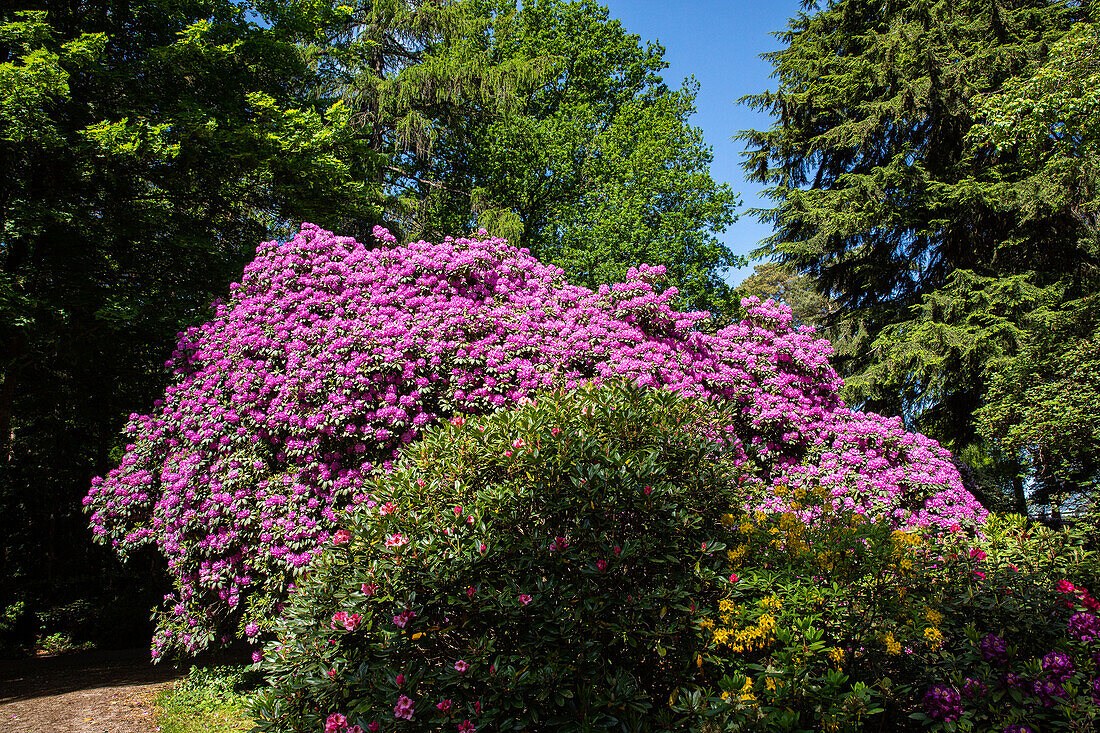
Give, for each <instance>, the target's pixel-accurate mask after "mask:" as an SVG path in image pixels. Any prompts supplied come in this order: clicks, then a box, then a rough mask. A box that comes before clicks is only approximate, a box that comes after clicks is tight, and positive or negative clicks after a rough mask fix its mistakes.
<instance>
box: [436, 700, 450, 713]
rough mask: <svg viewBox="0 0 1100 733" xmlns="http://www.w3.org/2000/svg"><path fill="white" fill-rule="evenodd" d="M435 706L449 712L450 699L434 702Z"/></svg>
mask: <svg viewBox="0 0 1100 733" xmlns="http://www.w3.org/2000/svg"><path fill="white" fill-rule="evenodd" d="M435 706H436V707H437V708H439V709H440V710H441V711H442V712H444V713H446V712H450V710H451V701H450V700H443V701H442V702H437V703H436V704H435Z"/></svg>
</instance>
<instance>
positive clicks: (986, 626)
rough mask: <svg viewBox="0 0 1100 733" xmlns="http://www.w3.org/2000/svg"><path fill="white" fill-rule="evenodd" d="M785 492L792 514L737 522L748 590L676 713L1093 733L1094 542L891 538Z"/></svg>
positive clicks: (988, 534) (1096, 641) (1098, 709)
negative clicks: (1089, 545) (1091, 547)
mask: <svg viewBox="0 0 1100 733" xmlns="http://www.w3.org/2000/svg"><path fill="white" fill-rule="evenodd" d="M775 493H776V495H777V496H778V497H779V498H780V499H781V500H783V501H784V502H786V503H787V504H788V506H789V507H790V510H791V511H789V512H787V513H778V514H763V513H757V514H752V513H748V514H741V515H736V514H731V515H729V516H728V517H726V518H725V523H726V525H727V526H728V527H729V528H730V531H729V533H728V534H727V535H725V536H724V537H723V541H724V542H726V543H728V545H729V548H728V549H727V551H726V559H727V560H728V562H729V568H728V570H729V571H731V572H732V575H731V576H730V580H731V583H732V585H731V586H730V587H729V589H728V591H727V593H726V594H725V595H724V597H722V598H720V599H719V602H718V604H717V605H716V606H714V607H707V608H705V609H704V610H703V611H702V614H701V616H700V618H699V620H698V624H697V625H698V628H699V633H700V634H701V636H702V638H703V639H704V640H705V641H707V642H708V644H707V650H706V651H705V652H704V653H703V655H702V659H703V666H702V668H701V671H702V673H703V674H702V676H701V678H699V679H698V680H693V682H696V686H695V688H694V689H693V690H691V691H690V693H685V694H684V695H683V697H682V698H681V700H680V701H679V702H678V704H677V709H678V710H679V711H680V712H682V713H685V714H688V713H694V714H695V715H704V714H705V715H706V716H708V717H709V719H710V720H711V721H713V723H712V725H713V728H706V727H705V726H704V730H711V729H713V730H728V729H731V728H732V729H744V730H760V731H772V730H774V731H780V730H798V729H813V730H827V731H862V730H894V731H901V730H913V731H916V730H925V729H929V728H931V729H933V730H946V731H952V730H979V731H1014V732H1016V733H1023V731H1032V733H1037V732H1038V731H1047V730H1080V731H1086V730H1088V731H1091V730H1095V726H1096V724H1097V722H1098V721H1100V682H1098V681H1097V680H1098V679H1100V667H1098V664H1100V601H1097V600H1096V599H1095V598H1094V597H1093V596H1092V595H1091V594H1090V593H1089V591H1088V590H1086V589H1085V587H1082V585H1081V584H1080V583H1082V582H1084V581H1085V580H1089V581H1094V580H1095V579H1096V571H1097V569H1098V567H1097V563H1096V557H1095V555H1094V554H1093V553H1092V551H1090V550H1089V549H1087V548H1086V547H1085V546H1084V542H1083V537H1081V536H1080V535H1079V534H1076V533H1074V532H1072V531H1063V532H1054V531H1051V530H1047V529H1045V528H1042V527H1027V526H1026V525H1025V524H1024V523H1022V522H1021V521H1018V520H1012V519H1005V518H995V519H994V520H993V521H992V522H990V523H989V524H987V525H986V526H985V528H984V535H983V536H977V537H976V536H974V535H971V534H969V533H967V532H963V531H958V532H952V531H947V532H941V533H933V532H929V531H928V530H916V531H913V530H901V529H892V528H891V527H890V525H889V523H886V522H883V521H881V520H878V521H876V520H874V519H873V518H872V519H868V518H866V517H865V516H863V515H861V514H859V513H857V512H855V511H853V510H851V509H847V508H845V507H843V506H839V507H838V506H835V505H830V504H829V503H828V502H827V497H828V492H827V490H825V489H823V488H821V487H819V488H818V489H816V490H806V489H802V488H799V489H793V490H792V489H789V488H788V487H785V486H778V487H776V491H775ZM806 514H809V515H812V516H813V517H814V518H813V519H812V520H811V521H809V522H804V521H802V519H801V518H800V516H801V515H806ZM1069 578H1072V580H1070V579H1069ZM688 686H689V687H690V686H691V685H688ZM738 726H739V727H738Z"/></svg>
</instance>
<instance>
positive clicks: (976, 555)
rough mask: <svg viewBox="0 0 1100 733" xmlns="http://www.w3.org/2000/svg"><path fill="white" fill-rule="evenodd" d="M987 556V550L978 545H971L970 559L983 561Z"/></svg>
mask: <svg viewBox="0 0 1100 733" xmlns="http://www.w3.org/2000/svg"><path fill="white" fill-rule="evenodd" d="M987 557H988V555H986V554H985V550H981V549H979V548H977V547H971V548H970V559H971V560H977V561H978V562H981V561H982V560H984V559H986V558H987Z"/></svg>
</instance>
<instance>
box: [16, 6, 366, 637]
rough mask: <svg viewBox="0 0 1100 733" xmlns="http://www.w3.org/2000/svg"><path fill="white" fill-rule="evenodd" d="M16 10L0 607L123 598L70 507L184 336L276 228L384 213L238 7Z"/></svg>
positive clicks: (315, 107)
mask: <svg viewBox="0 0 1100 733" xmlns="http://www.w3.org/2000/svg"><path fill="white" fill-rule="evenodd" d="M24 7H27V8H28V10H27V11H25V12H18V13H17V12H13V11H11V10H6V11H4V12H3V13H2V15H0V79H2V80H3V81H2V82H0V168H2V169H3V171H4V175H3V177H2V179H0V536H2V538H3V539H2V540H0V543H2V547H3V549H2V551H0V587H2V588H3V594H0V595H6V594H7V593H15V592H17V591H18V592H20V593H22V594H25V595H26V600H27V601H28V602H31V601H33V602H34V603H36V604H37V603H44V604H47V605H48V604H50V603H53V602H54V601H53V600H51V597H56V601H57V602H59V603H67V602H68V600H71V599H72V598H73V596H72V595H70V594H71V593H74V592H75V593H76V597H80V596H84V597H88V596H89V594H92V593H98V592H99V589H100V588H102V587H103V586H110V585H113V584H114V583H115V582H116V580H114V579H112V578H114V577H115V576H114V574H115V573H116V572H117V571H115V570H107V569H105V568H110V562H111V561H110V560H109V557H108V555H109V553H107V552H103V551H98V550H93V549H92V548H91V545H90V542H89V541H88V540H89V531H88V529H87V527H86V526H85V520H84V518H83V516H82V514H81V512H80V499H81V497H82V496H83V495H84V494H85V493H86V492H87V485H88V482H89V481H90V480H91V477H92V476H94V475H96V474H98V473H101V472H103V471H104V470H106V469H108V468H109V467H110V463H111V460H112V459H117V458H118V455H116V454H114V453H113V451H115V450H117V449H119V448H121V446H120V445H117V441H118V440H119V438H118V437H117V435H118V432H119V429H120V427H121V425H122V424H123V422H124V421H125V419H126V415H127V414H128V413H129V412H131V411H135V410H137V409H139V408H143V407H147V404H148V400H149V399H150V395H152V394H154V393H156V392H159V391H160V390H161V389H162V388H163V381H164V377H165V375H164V372H163V368H162V365H163V361H164V359H165V358H166V357H167V356H168V355H169V352H170V349H171V343H172V341H173V335H174V334H175V333H176V331H177V330H179V328H180V327H181V326H182V325H185V324H186V325H189V324H191V323H193V322H194V321H195V320H198V319H201V318H202V317H204V316H205V314H206V313H207V310H206V309H207V306H208V304H209V303H210V301H211V300H212V299H213V298H214V297H216V296H218V295H219V294H221V293H223V292H224V290H225V288H226V286H227V284H228V283H229V281H230V279H231V276H232V275H233V273H239V271H240V267H241V265H242V264H243V262H245V261H246V260H247V259H248V258H249V256H250V250H251V248H252V247H253V246H254V244H255V243H256V242H258V241H260V240H261V239H263V238H264V237H266V236H268V235H270V234H271V233H272V232H273V231H277V230H278V229H280V228H281V227H282V226H284V225H285V223H286V222H287V221H288V220H291V219H295V220H301V219H303V218H306V219H321V220H324V219H332V218H335V217H340V218H343V217H350V218H366V219H368V220H370V219H372V218H377V212H378V209H377V206H376V205H375V203H373V202H372V200H371V198H370V196H369V195H367V194H368V192H366V191H365V189H364V187H363V186H362V185H361V184H357V182H356V181H357V178H358V177H359V172H358V166H359V162H358V161H359V159H360V153H359V152H358V147H359V144H358V142H357V141H356V140H355V136H354V134H353V131H352V128H351V127H350V126H349V122H350V115H349V112H348V110H347V109H346V107H342V106H341V105H335V106H331V105H328V104H326V103H318V102H316V101H312V100H310V99H308V98H306V97H305V96H304V95H302V94H301V93H299V92H296V91H295V89H298V90H300V89H301V88H302V87H303V86H304V81H305V80H308V79H309V78H310V77H311V76H312V74H313V72H312V70H311V69H310V68H309V67H308V66H307V65H306V64H305V63H304V62H303V61H302V59H301V58H300V57H299V56H298V54H297V52H296V51H295V49H294V46H293V45H291V44H288V43H286V42H285V41H284V40H282V38H281V36H280V34H279V33H278V32H276V31H275V30H272V29H265V28H262V27H260V26H257V25H255V24H254V23H251V22H249V20H248V19H247V16H246V13H245V8H244V7H243V6H241V5H239V4H235V3H232V2H229V1H228V0H194V1H192V0H187V1H185V2H170V3H168V2H160V1H159V0H150V1H149V2H143V3H137V4H135V3H112V2H108V3H92V4H86V3H67V2H57V3H49V4H48V10H35V9H34V7H35V5H34V4H33V3H32V4H29V5H27V6H24ZM148 571H149V567H148V566H147V565H146V563H144V562H141V561H138V562H137V563H136V564H135V567H134V568H133V572H134V573H137V574H140V575H144V574H146V573H148ZM121 582H122V585H123V586H126V587H128V588H130V589H131V590H132V588H133V578H132V577H129V578H126V577H123V578H121ZM107 592H108V593H112V592H114V591H113V590H108V591H107ZM8 600H9V599H6V598H4V597H0V605H4V604H6V603H7V602H8ZM28 610H29V607H28ZM144 616H145V613H144V612H143V613H142V614H141V617H144Z"/></svg>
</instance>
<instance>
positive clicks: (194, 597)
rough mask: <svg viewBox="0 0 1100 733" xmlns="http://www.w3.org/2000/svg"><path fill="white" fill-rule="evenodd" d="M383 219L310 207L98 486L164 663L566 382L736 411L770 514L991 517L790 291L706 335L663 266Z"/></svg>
mask: <svg viewBox="0 0 1100 733" xmlns="http://www.w3.org/2000/svg"><path fill="white" fill-rule="evenodd" d="M376 235H377V237H378V238H379V243H380V245H381V246H380V247H379V248H377V249H370V248H368V247H366V246H364V245H362V244H360V243H358V242H355V241H353V240H351V239H349V238H346V237H337V236H333V235H332V234H331V233H329V232H325V231H322V230H320V229H319V228H317V227H315V226H313V225H308V224H306V225H303V228H302V231H301V232H300V233H299V234H298V235H297V236H296V237H295V238H294V239H293V240H292V241H290V242H286V243H283V244H280V243H277V242H267V243H265V244H263V245H261V246H260V248H259V249H258V250H257V256H256V259H255V260H254V261H253V262H252V263H251V264H250V265H248V267H247V268H246V269H245V272H244V277H243V279H242V281H241V283H240V284H235V285H233V286H232V287H231V295H230V298H229V300H228V302H225V303H218V304H216V312H215V315H214V317H213V318H212V320H210V321H209V322H207V323H205V324H204V325H202V326H200V327H196V328H192V329H189V330H188V331H186V332H185V333H181V334H180V338H179V343H178V347H177V349H176V351H175V354H174V356H173V358H172V360H171V361H170V362H169V365H170V366H171V367H172V368H173V370H174V372H175V381H174V383H173V384H172V385H171V386H170V387H169V388H168V390H167V392H166V394H165V396H164V399H162V400H158V401H157V402H156V403H155V404H154V410H153V411H152V412H151V413H150V414H148V415H132V416H131V420H130V422H129V424H128V426H127V434H128V438H129V443H128V445H127V446H126V453H125V456H124V457H123V459H122V462H121V464H120V465H119V467H118V468H116V469H114V470H112V471H111V472H110V473H109V474H108V475H107V476H106V477H105V478H97V479H96V480H95V481H93V485H92V488H91V490H90V492H89V494H88V496H87V497H86V498H85V503H86V505H87V506H88V509H89V511H90V512H91V524H92V529H93V533H94V535H95V537H96V538H97V539H98V540H99V541H101V542H104V543H109V544H110V545H111V546H112V547H114V548H115V549H116V550H117V551H118V552H119V553H120V554H121V555H122V556H123V557H125V556H126V555H127V554H129V553H131V552H132V551H134V550H135V549H136V548H138V547H141V546H143V545H148V544H155V545H156V546H157V547H158V548H159V550H160V551H161V552H163V553H164V555H165V556H166V557H167V559H168V567H169V571H170V573H171V575H172V577H173V580H174V584H175V592H174V593H173V594H172V595H170V596H168V597H166V599H165V604H164V606H163V609H162V612H161V615H160V619H159V625H158V632H157V635H156V637H155V639H154V645H153V654H154V657H157V658H159V657H160V656H161V655H162V654H164V653H165V652H166V651H169V650H173V649H175V650H181V651H184V652H195V651H198V650H200V649H202V648H204V647H206V646H208V645H209V644H211V643H212V642H213V641H215V640H216V639H218V638H226V635H228V634H229V633H231V632H232V631H233V629H234V628H235V629H236V630H237V631H238V632H239V633H242V634H244V635H245V636H246V637H249V638H254V637H255V636H256V635H257V634H261V633H263V630H264V628H265V627H266V626H268V625H270V623H271V620H272V619H273V618H275V617H276V616H277V615H278V612H279V608H280V604H281V603H282V602H283V601H284V600H285V598H286V596H287V592H288V590H289V589H290V588H291V586H292V585H293V584H294V582H295V579H296V578H298V577H299V576H301V574H302V573H303V572H304V571H305V569H306V568H307V567H308V566H309V564H310V563H311V562H312V560H313V559H314V558H315V557H316V556H317V554H318V553H319V551H320V550H319V548H321V547H323V546H325V545H326V544H328V543H329V542H330V541H331V540H332V539H333V533H334V532H335V531H336V528H337V513H338V512H339V511H340V510H341V509H342V508H344V507H347V506H353V505H366V504H369V503H370V502H371V501H373V499H372V498H371V497H370V492H369V490H367V488H366V487H367V485H368V484H369V482H370V481H371V480H373V478H375V477H376V476H377V475H379V474H380V473H383V472H385V471H386V470H388V468H389V467H391V465H392V462H393V460H394V458H395V456H396V455H397V451H398V450H399V449H400V448H401V447H402V446H404V445H408V444H410V443H411V442H412V441H413V440H414V439H415V438H416V437H417V436H418V435H419V434H420V433H421V432H422V431H423V430H425V429H426V428H427V427H429V426H431V425H433V424H436V423H437V422H438V421H440V420H445V419H449V418H451V417H454V416H463V415H479V414H484V413H487V412H490V411H493V410H496V409H499V408H502V407H507V406H509V405H513V404H515V403H516V401H517V400H519V399H521V398H523V397H525V396H528V395H530V394H532V393H533V392H534V391H536V390H538V389H544V388H547V387H550V386H553V385H559V386H564V387H567V388H571V387H575V386H577V385H579V384H583V383H586V382H590V381H596V382H598V381H600V380H603V379H606V378H608V377H621V378H626V379H629V380H631V381H633V382H635V383H637V384H639V385H647V386H651V387H660V388H666V389H669V390H672V391H678V392H681V393H683V394H684V395H685V396H694V397H714V398H720V399H722V400H724V401H725V402H726V403H728V404H730V405H732V406H735V407H736V408H737V409H736V411H734V412H732V413H731V419H730V423H729V425H727V426H725V427H724V429H723V432H722V436H723V438H724V439H725V440H728V441H729V443H730V445H729V446H728V448H729V450H730V451H731V452H732V455H734V456H735V460H736V461H739V462H740V463H741V464H743V465H745V466H748V467H751V468H752V471H751V474H750V475H749V477H748V478H747V481H748V482H749V484H750V485H751V486H754V487H756V489H757V496H756V498H755V499H754V501H755V503H756V504H758V505H760V506H761V507H762V508H764V509H767V510H768V511H782V510H784V509H785V507H784V506H783V505H782V503H781V501H780V500H779V499H777V498H776V497H770V496H768V494H767V489H768V487H769V486H770V485H771V484H772V483H773V482H785V483H787V484H789V485H791V486H802V485H806V486H809V485H820V486H824V487H826V489H827V490H828V491H829V495H830V501H832V502H835V503H837V504H840V505H843V506H845V507H846V508H849V509H852V510H854V511H858V512H863V513H868V514H870V515H874V516H878V515H886V516H888V517H889V519H890V521H891V522H892V523H894V524H897V525H899V526H910V525H912V526H927V525H932V526H945V527H946V526H951V525H954V524H958V525H960V526H963V527H970V526H973V525H974V524H976V523H979V522H981V521H983V519H984V515H985V513H984V511H983V510H982V509H981V508H980V507H979V506H978V505H977V504H976V502H975V501H974V499H973V497H971V496H970V495H969V494H968V493H967V492H965V491H964V490H963V488H962V486H961V483H960V480H959V476H958V474H957V473H956V471H955V469H954V468H953V466H952V464H951V462H950V460H949V456H948V455H947V453H946V451H944V450H943V449H942V448H941V447H939V446H938V445H937V444H936V443H935V442H933V441H930V440H928V439H927V438H924V437H923V436H920V435H915V434H912V433H907V432H905V431H904V430H903V429H902V427H901V422H900V420H896V419H886V418H882V417H878V416H875V415H866V414H861V413H853V412H851V411H850V410H848V409H847V408H845V407H844V406H843V404H842V403H841V402H840V400H839V398H838V397H837V389H838V387H839V385H840V380H839V379H838V378H837V375H836V373H835V372H834V371H833V370H832V369H831V368H830V367H829V364H828V356H829V354H830V348H829V345H828V344H827V343H826V342H825V341H823V340H820V339H816V338H815V337H814V335H813V332H812V329H808V328H794V327H792V325H791V314H790V312H789V310H787V309H786V308H784V307H781V306H777V305H775V304H773V303H772V302H771V301H768V302H765V303H760V302H759V301H758V300H755V299H750V300H748V301H746V302H745V304H744V305H745V306H746V308H747V318H746V319H745V320H744V321H742V322H740V323H737V324H734V325H732V326H730V327H728V328H726V329H723V330H722V331H719V332H718V333H716V334H707V333H704V332H703V331H701V330H699V324H700V322H701V321H702V320H703V319H704V318H705V314H703V313H681V312H677V311H675V310H673V309H672V308H671V307H670V306H669V303H670V301H671V299H672V298H674V297H675V291H674V290H668V291H665V292H663V293H658V292H657V290H655V284H656V283H657V282H658V280H659V279H660V277H661V275H662V273H663V268H660V267H647V266H644V265H643V266H641V267H639V268H637V269H635V270H631V272H630V277H629V280H628V282H626V283H622V284H616V285H613V286H610V287H606V286H605V287H601V288H600V289H599V290H598V291H596V292H592V291H590V290H587V289H584V288H579V287H574V286H570V285H569V284H568V283H567V282H565V280H564V279H563V273H562V272H561V271H560V270H557V269H555V268H551V267H546V266H543V265H541V264H539V263H538V262H537V261H536V260H534V259H533V258H532V257H530V255H529V254H528V253H527V252H526V250H522V249H516V248H514V247H511V246H509V245H508V244H507V243H506V242H504V241H502V240H499V239H493V238H488V237H485V236H481V237H478V238H474V239H451V238H448V239H446V240H444V241H443V242H442V243H439V244H430V243H427V242H416V243H413V244H408V245H404V246H398V245H397V244H396V243H395V242H394V239H393V237H392V236H391V235H389V234H388V233H387V232H386V231H385V230H382V229H379V230H377V231H376Z"/></svg>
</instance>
